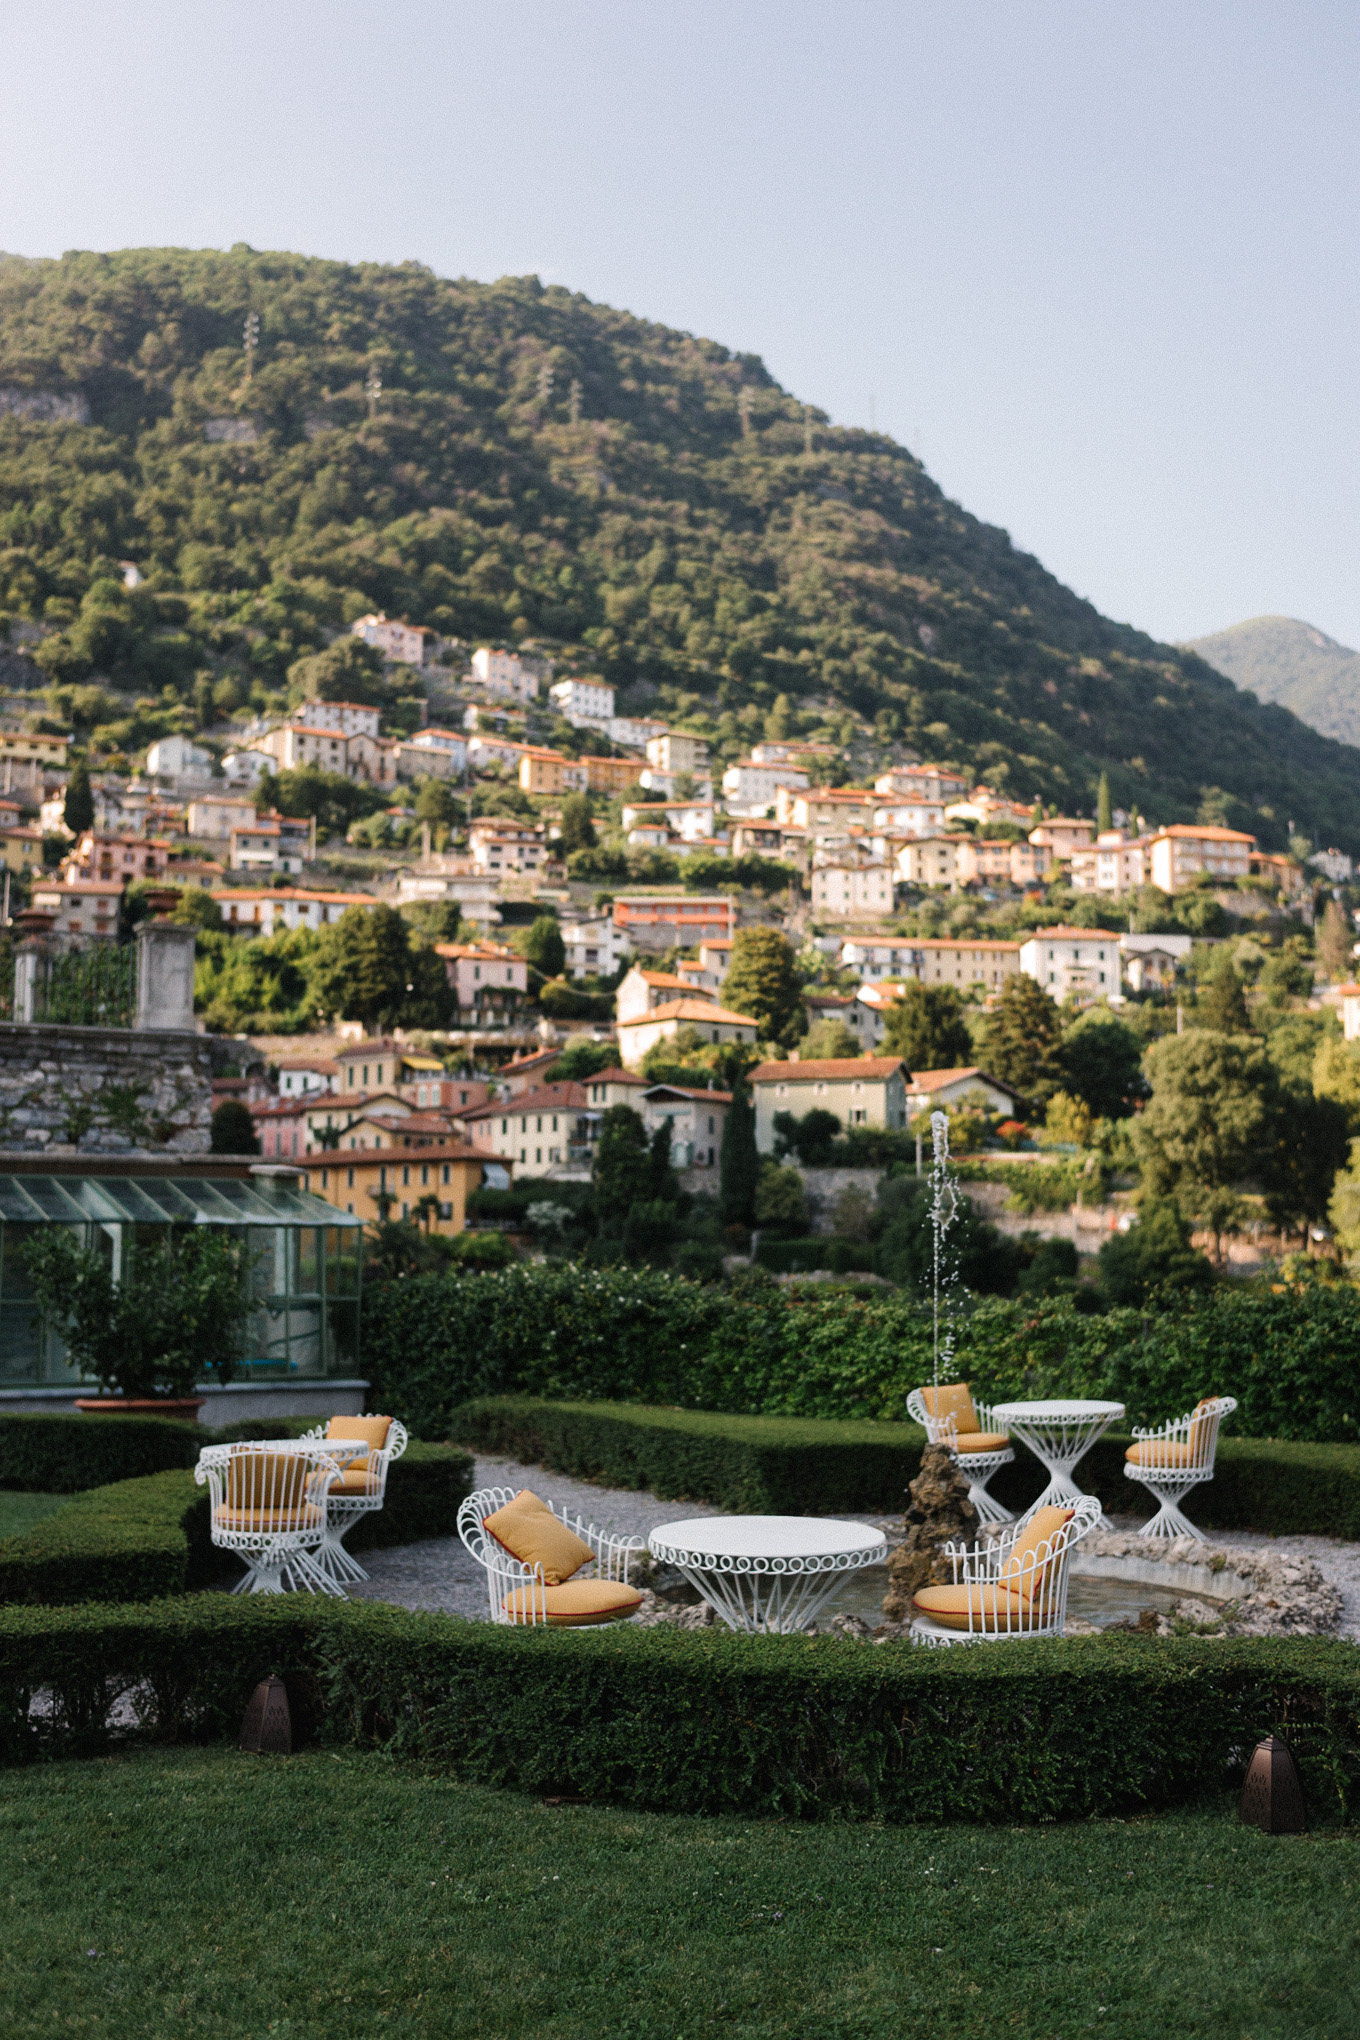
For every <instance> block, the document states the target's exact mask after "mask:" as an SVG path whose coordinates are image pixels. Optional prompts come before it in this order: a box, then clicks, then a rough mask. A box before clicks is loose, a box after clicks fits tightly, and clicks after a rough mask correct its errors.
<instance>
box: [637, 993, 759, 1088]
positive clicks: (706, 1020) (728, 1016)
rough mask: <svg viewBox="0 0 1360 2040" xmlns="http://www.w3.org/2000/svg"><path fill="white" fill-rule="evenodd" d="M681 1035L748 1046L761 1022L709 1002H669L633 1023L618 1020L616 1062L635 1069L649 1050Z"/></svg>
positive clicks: (671, 1000)
mask: <svg viewBox="0 0 1360 2040" xmlns="http://www.w3.org/2000/svg"><path fill="white" fill-rule="evenodd" d="M682 1032H683V1033H693V1034H697V1035H698V1037H699V1039H700V1041H704V1042H725V1041H739V1042H741V1043H743V1044H745V1045H747V1046H749V1045H750V1044H751V1043H753V1042H754V1041H756V1039H757V1038H758V1037H759V1034H760V1022H759V1021H758V1020H753V1019H752V1018H751V1015H750V1014H749V1013H731V1012H729V1011H728V1010H727V1008H726V1007H725V1006H720V1005H718V1004H716V1002H714V1001H712V1000H710V999H697V998H694V997H692V996H691V997H689V998H680V999H670V1000H667V1001H666V1003H665V1004H664V1005H661V1006H653V1007H652V1009H651V1011H650V1012H647V1013H639V1014H638V1015H637V1017H636V1018H635V1019H633V1020H620V1021H619V1023H618V1037H619V1061H620V1062H621V1063H622V1064H623V1066H624V1068H625V1069H630V1070H635V1069H637V1068H638V1066H639V1064H640V1063H641V1062H642V1059H643V1057H644V1056H645V1055H646V1053H647V1051H648V1049H650V1048H655V1046H656V1044H657V1043H658V1042H659V1041H668V1040H671V1039H673V1037H674V1036H675V1035H677V1034H680V1033H682Z"/></svg>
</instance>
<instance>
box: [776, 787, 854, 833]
mask: <svg viewBox="0 0 1360 2040" xmlns="http://www.w3.org/2000/svg"><path fill="white" fill-rule="evenodd" d="M877 806H878V797H877V795H876V794H873V793H871V792H869V791H868V789H867V788H865V787H862V786H818V787H808V788H807V789H806V790H805V791H803V792H801V793H800V792H799V791H798V790H797V788H795V787H785V786H781V787H780V788H779V789H778V791H777V793H776V795H775V807H774V818H775V820H776V821H777V822H781V823H784V824H785V825H786V826H788V827H791V828H795V829H808V830H822V829H846V828H849V827H851V825H852V824H853V825H855V826H858V827H859V828H861V829H871V828H872V827H873V825H874V810H875V809H876V808H877Z"/></svg>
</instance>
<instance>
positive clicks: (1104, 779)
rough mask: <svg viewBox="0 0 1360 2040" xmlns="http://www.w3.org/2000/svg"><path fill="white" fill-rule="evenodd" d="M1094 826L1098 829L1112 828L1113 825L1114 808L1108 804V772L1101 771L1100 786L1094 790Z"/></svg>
mask: <svg viewBox="0 0 1360 2040" xmlns="http://www.w3.org/2000/svg"><path fill="white" fill-rule="evenodd" d="M1096 827H1097V828H1098V829H1112V828H1113V827H1114V810H1113V809H1112V807H1111V806H1110V775H1109V773H1108V772H1102V773H1101V775H1100V786H1099V788H1098V789H1097V792H1096Z"/></svg>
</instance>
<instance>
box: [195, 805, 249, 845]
mask: <svg viewBox="0 0 1360 2040" xmlns="http://www.w3.org/2000/svg"><path fill="white" fill-rule="evenodd" d="M254 819H255V800H254V796H253V795H251V794H246V793H201V794H199V795H197V796H196V797H195V798H194V799H193V800H191V801H190V802H189V804H188V806H187V807H186V808H185V811H184V822H185V832H186V834H188V835H190V836H193V837H196V838H197V839H198V840H199V841H200V842H226V841H227V840H228V838H229V837H230V835H231V832H232V830H233V829H248V828H249V827H250V825H251V823H252V822H253V821H254Z"/></svg>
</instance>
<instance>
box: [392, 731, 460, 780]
mask: <svg viewBox="0 0 1360 2040" xmlns="http://www.w3.org/2000/svg"><path fill="white" fill-rule="evenodd" d="M403 748H406V749H409V750H411V751H420V752H429V753H431V754H432V755H435V754H437V755H438V756H440V757H444V758H447V759H448V760H449V762H450V764H451V765H452V767H453V770H454V772H461V771H462V770H463V768H464V767H465V766H466V764H467V752H468V746H467V738H466V737H465V736H464V734H463V732H462V731H461V730H446V729H442V728H441V727H440V726H439V725H438V724H437V723H432V724H431V725H430V727H429V728H428V729H423V730H416V731H415V733H414V735H412V736H409V737H406V738H404V739H403Z"/></svg>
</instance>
